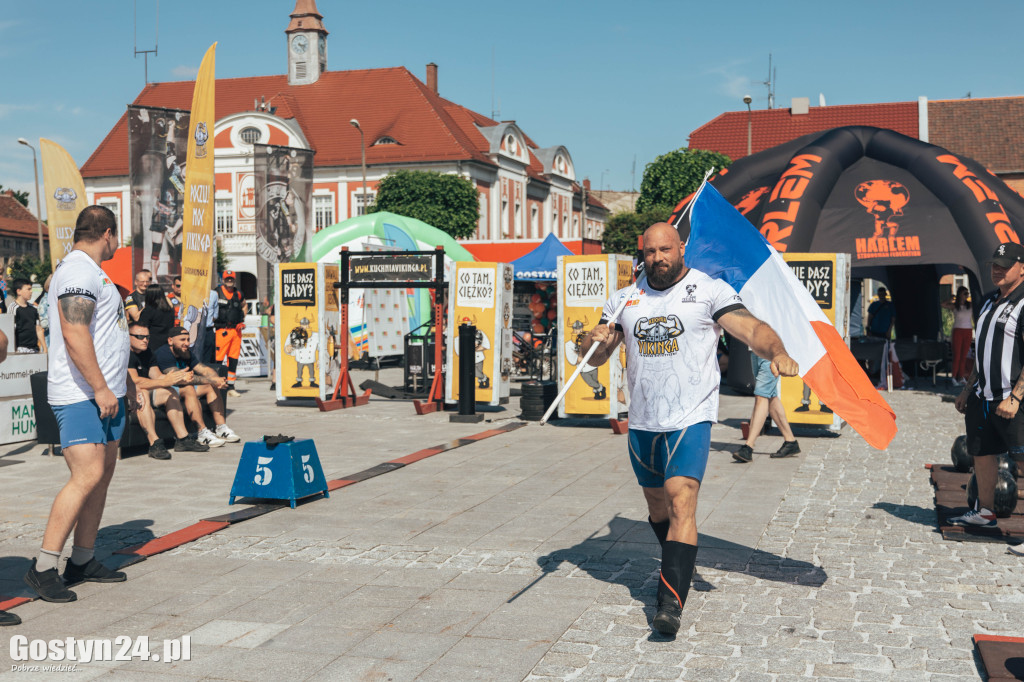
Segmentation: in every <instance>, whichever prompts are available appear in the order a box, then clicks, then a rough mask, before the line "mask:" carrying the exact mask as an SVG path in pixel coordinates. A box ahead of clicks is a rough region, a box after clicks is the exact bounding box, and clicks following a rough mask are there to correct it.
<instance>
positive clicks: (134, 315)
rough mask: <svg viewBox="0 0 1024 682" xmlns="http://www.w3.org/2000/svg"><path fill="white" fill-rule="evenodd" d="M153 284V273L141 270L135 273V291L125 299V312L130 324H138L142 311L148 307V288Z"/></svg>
mask: <svg viewBox="0 0 1024 682" xmlns="http://www.w3.org/2000/svg"><path fill="white" fill-rule="evenodd" d="M152 283H153V273H152V272H150V271H149V270H139V271H138V272H136V273H135V291H133V292H132V293H130V294H128V295H127V296H126V297H125V299H124V312H125V315H127V316H128V321H129V322H137V321H138V320H139V315H140V314H141V313H142V309H143V308H145V307H146V287H148V286H149V285H150V284H152Z"/></svg>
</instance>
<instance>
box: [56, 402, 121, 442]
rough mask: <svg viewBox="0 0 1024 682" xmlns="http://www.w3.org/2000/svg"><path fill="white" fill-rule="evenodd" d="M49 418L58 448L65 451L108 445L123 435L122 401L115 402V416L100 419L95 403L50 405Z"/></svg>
mask: <svg viewBox="0 0 1024 682" xmlns="http://www.w3.org/2000/svg"><path fill="white" fill-rule="evenodd" d="M51 407H52V408H53V416H54V417H56V418H57V426H58V427H60V446H61V447H62V448H68V447H71V446H72V445H82V444H85V443H109V442H111V441H119V440H121V434H122V433H124V423H125V409H124V398H118V399H117V414H116V415H114V416H113V417H107V418H106V419H100V406H99V405H97V404H96V401H95V400H83V401H82V402H79V403H71V404H70V405H52V406H51Z"/></svg>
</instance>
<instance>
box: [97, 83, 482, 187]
mask: <svg viewBox="0 0 1024 682" xmlns="http://www.w3.org/2000/svg"><path fill="white" fill-rule="evenodd" d="M193 87H194V83H193V81H179V82H173V83H150V84H149V85H147V86H146V87H145V88H144V89H143V90H142V92H141V93H139V96H138V97H137V98H136V99H135V102H134V104H136V105H141V106H154V107H166V108H169V109H185V110H188V109H190V108H191V106H192V90H193ZM259 97H266V99H267V102H268V104H270V105H272V106H277V107H278V110H277V115H278V116H280V117H282V118H292V119H294V120H295V122H296V123H297V124H298V125H299V127H301V128H302V131H303V133H304V134H305V136H306V139H307V140H308V141H309V144H310V146H311V147H312V148H313V149H314V150H315V151H316V156H314V162H313V163H314V165H315V166H358V165H359V164H360V160H361V148H360V142H359V132H358V131H357V130H355V129H354V128H353V127H352V126H350V125H349V123H348V122H349V120H350V119H353V118H356V119H358V120H359V124H360V126H361V127H362V129H363V131H364V133H365V135H366V144H367V148H366V162H367V164H371V165H372V164H374V163H402V162H410V161H417V162H424V161H428V162H429V161H468V160H472V161H479V162H482V163H486V164H488V165H493V162H492V161H490V160H489V159H488V158H487V156H486V155H485V154H486V152H487V149H488V147H487V142H486V140H485V139H484V137H483V135H482V134H480V133H479V132H478V131H476V130H471V129H470V128H472V125H469V126H463V125H459V124H458V123H457V122H456V120H455V118H454V116H453V114H454V113H455V110H461V112H468V114H470V115H471V116H470V117H469V118H468V119H467V121H471V120H476V119H477V118H480V119H482V118H483V117H481V116H480V115H479V114H474V113H473V112H469V110H467V109H465V108H463V107H459V106H458V105H453V104H452V103H451V102H448V101H447V100H445V99H443V98H442V97H440V96H438V94H437V93H435V92H433V91H432V90H430V89H429V88H427V86H426V85H424V84H423V83H422V82H421V81H420V80H419V79H418V78H416V77H415V76H413V75H412V73H410V72H409V70H408V69H406V68H404V67H395V68H388V69H365V70H357V71H328V72H325V73H323V74H322V75H321V76H320V80H319V81H317V82H316V83H313V84H312V85H301V86H290V85H288V77H287V76H285V75H278V76H257V77H251V78H219V79H217V86H216V98H217V101H216V113H217V118H218V119H220V118H224V117H226V116H230V115H232V114H237V113H242V112H246V111H252V108H253V101H254V100H255V99H257V98H259ZM449 109H452V111H451V112H450V111H449ZM461 112H460V115H462V113H461ZM463 118H465V116H464V115H463ZM492 124H493V122H492ZM127 125H128V122H127V116H126V115H122V116H121V118H120V120H119V121H118V122H117V124H116V125H115V126H114V128H113V130H111V131H110V133H109V134H107V136H106V137H105V138H104V140H103V141H102V142H101V143H100V145H99V147H97V148H96V151H95V152H93V154H92V156H90V157H89V159H88V160H87V161H86V162H85V164H84V165H83V166H82V176H83V177H87V178H88V177H102V176H119V175H127V174H128V128H127ZM383 136H389V137H392V138H394V139H396V140H397V141H398V142H399V144H397V145H376V146H374V145H373V142H374V141H375V140H377V139H379V138H381V137H383Z"/></svg>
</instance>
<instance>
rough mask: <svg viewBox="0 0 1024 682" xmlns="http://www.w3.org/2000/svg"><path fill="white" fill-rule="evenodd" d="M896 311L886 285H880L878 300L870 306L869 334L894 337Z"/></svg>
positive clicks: (883, 337)
mask: <svg viewBox="0 0 1024 682" xmlns="http://www.w3.org/2000/svg"><path fill="white" fill-rule="evenodd" d="M895 313H896V311H895V308H894V307H893V305H892V301H890V300H889V292H888V291H886V289H885V287H878V300H877V301H875V302H874V303H872V304H871V305H869V306H868V336H875V337H878V338H881V339H889V338H892V325H893V322H895V321H896V314H895Z"/></svg>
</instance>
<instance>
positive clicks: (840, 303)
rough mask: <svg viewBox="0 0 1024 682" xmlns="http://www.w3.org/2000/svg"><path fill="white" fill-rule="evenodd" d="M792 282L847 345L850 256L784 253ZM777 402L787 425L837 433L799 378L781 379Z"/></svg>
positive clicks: (835, 423) (824, 407)
mask: <svg viewBox="0 0 1024 682" xmlns="http://www.w3.org/2000/svg"><path fill="white" fill-rule="evenodd" d="M782 257H783V258H784V259H785V261H786V263H787V264H788V265H789V267H790V268H791V269H792V270H793V274H795V275H796V278H797V279H799V280H800V282H801V283H802V284H803V285H804V286H805V287H807V291H808V292H810V294H811V296H813V297H814V302H815V303H817V304H818V306H819V307H820V308H821V311H822V312H823V313H825V317H827V318H828V321H829V322H831V323H832V326H834V327H835V328H836V330H837V331H838V332H839V334H840V335H841V336H843V338H844V339H846V342H847V344H849V341H850V340H849V337H848V334H849V332H848V326H847V323H848V318H849V310H848V303H847V301H848V296H849V289H850V256H849V254H844V253H785V254H783V256H782ZM780 393H781V395H780V398H781V400H782V406H783V408H784V409H785V410H786V418H787V419H788V420H789V423H790V424H795V425H798V426H804V425H809V426H824V427H829V428H832V429H838V428H839V426H840V419H839V417H837V416H836V415H835V414H834V413H833V412H832V410H831V409H830V408H829V406H828V405H825V404H823V403H822V402H821V401H820V400H819V399H818V396H817V394H815V393H814V392H813V391H811V389H810V387H808V386H807V384H805V383H804V382H803V380H802V379H801V378H800V377H782V383H781V385H780Z"/></svg>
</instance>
